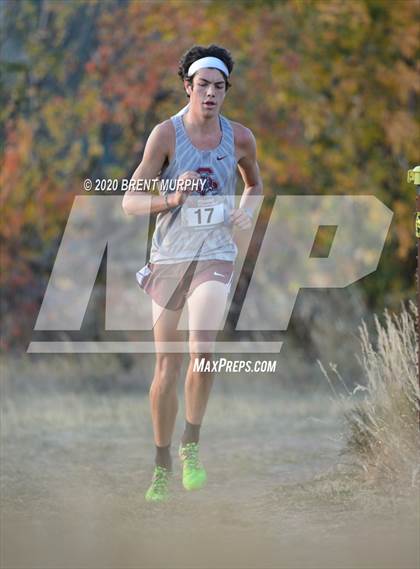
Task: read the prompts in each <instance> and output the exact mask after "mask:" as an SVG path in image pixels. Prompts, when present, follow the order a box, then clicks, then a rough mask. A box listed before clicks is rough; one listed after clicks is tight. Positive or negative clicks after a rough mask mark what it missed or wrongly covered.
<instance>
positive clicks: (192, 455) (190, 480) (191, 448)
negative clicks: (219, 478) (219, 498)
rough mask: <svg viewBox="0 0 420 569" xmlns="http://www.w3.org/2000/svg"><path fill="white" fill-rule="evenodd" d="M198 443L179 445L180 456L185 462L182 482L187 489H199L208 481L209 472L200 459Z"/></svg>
mask: <svg viewBox="0 0 420 569" xmlns="http://www.w3.org/2000/svg"><path fill="white" fill-rule="evenodd" d="M198 449H199V446H198V443H187V444H186V445H185V446H183V445H182V443H181V444H180V446H179V458H180V459H181V461H182V462H183V466H182V484H183V486H184V488H185V489H186V490H199V489H200V488H202V487H203V486H204V484H205V483H206V481H207V473H206V471H205V469H204V467H203V465H202V464H201V463H200V462H199V460H198Z"/></svg>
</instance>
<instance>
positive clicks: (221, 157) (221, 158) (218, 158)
mask: <svg viewBox="0 0 420 569" xmlns="http://www.w3.org/2000/svg"><path fill="white" fill-rule="evenodd" d="M226 156H227V154H225V155H224V156H216V158H217V160H223V158H226Z"/></svg>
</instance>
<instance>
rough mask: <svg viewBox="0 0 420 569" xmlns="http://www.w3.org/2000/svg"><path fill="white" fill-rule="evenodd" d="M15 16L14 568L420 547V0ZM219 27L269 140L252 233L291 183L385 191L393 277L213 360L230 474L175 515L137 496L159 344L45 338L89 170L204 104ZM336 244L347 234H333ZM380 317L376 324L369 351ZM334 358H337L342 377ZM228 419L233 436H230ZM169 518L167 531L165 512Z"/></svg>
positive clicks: (8, 170)
mask: <svg viewBox="0 0 420 569" xmlns="http://www.w3.org/2000/svg"><path fill="white" fill-rule="evenodd" d="M0 21H1V51H0V64H1V76H0V81H1V92H0V124H1V133H2V137H1V138H2V146H1V156H0V158H1V172H0V179H1V205H2V216H1V228H0V231H1V243H2V249H1V277H0V287H1V311H2V334H1V348H2V356H1V364H2V382H1V387H2V392H3V405H4V407H3V419H4V429H3V432H4V437H5V439H4V443H3V445H2V447H3V454H4V458H5V459H6V460H5V461H4V466H3V475H4V478H3V480H4V482H3V486H2V488H3V490H2V497H3V498H4V510H3V511H4V512H5V514H4V521H5V523H4V524H3V532H4V536H3V537H4V539H6V538H7V540H8V541H7V543H8V549H7V551H6V553H4V554H3V555H4V557H3V561H4V563H5V565H4V566H5V567H6V566H7V567H12V566H13V567H17V566H20V567H22V566H25V567H32V566H44V567H47V566H51V567H59V566H60V567H61V566H63V567H64V566H66V567H69V566H72V567H73V566H74V567H79V566H84V567H88V566H89V567H90V566H92V567H97V566H98V564H100V565H101V566H102V567H105V566H107V567H108V566H109V567H120V566H122V565H124V566H127V567H128V566H130V567H131V566H132V567H140V566H141V567H143V566H144V567H155V566H156V567H175V566H183V567H187V566H191V567H216V566H217V567H219V566H220V567H231V566H232V567H266V566H267V567H280V566H281V567H283V566H284V567H286V566H287V567H289V566H290V567H350V566H351V567H359V566H360V567H366V566H368V563H371V565H369V566H375V567H395V566H401V567H402V566H404V567H414V565H415V563H416V559H417V561H418V534H417V530H418V517H416V516H417V514H415V513H414V512H413V507H412V506H413V504H415V500H416V499H418V494H416V492H417V481H418V472H419V469H418V462H416V460H417V459H414V458H413V457H414V455H415V453H414V451H413V449H415V448H416V443H415V442H413V441H415V434H414V435H413V433H415V429H414V428H413V425H414V424H415V420H416V419H415V418H416V413H417V407H416V405H417V403H416V401H417V399H416V397H417V395H418V392H417V391H416V389H417V388H416V374H417V371H416V356H415V349H416V336H415V329H414V322H415V318H416V311H415V308H414V307H413V306H411V309H410V308H408V306H409V301H410V299H414V298H415V286H416V282H415V271H416V249H415V247H416V242H415V232H414V220H415V189H414V186H412V185H411V186H410V185H408V184H407V182H406V173H407V170H408V169H409V168H412V167H414V166H415V165H416V163H417V162H418V160H419V155H418V148H419V142H420V136H419V106H418V95H419V91H420V75H419V73H418V71H419V69H418V61H419V59H418V56H419V22H420V5H419V2H417V1H416V0H394V1H391V0H347V1H336V0H331V1H326V0H323V1H317V0H285V1H274V0H249V1H221V0H205V1H198V2H193V1H176V0H174V1H166V2H159V1H154V2H148V1H135V0H133V1H117V0H115V1H105V2H104V1H95V0H91V1H71V0H68V1H60V0H54V1H49V0H33V1H29V0H22V1H11V0H5V1H3V2H1V4H0ZM210 43H216V44H220V45H222V46H224V47H226V48H228V49H229V50H230V51H231V53H232V55H233V58H234V60H235V67H234V71H233V73H232V76H231V83H232V88H231V89H230V90H229V92H228V95H227V97H226V100H225V104H224V107H223V114H224V115H225V116H227V117H228V118H230V119H232V120H235V121H238V122H241V123H243V124H245V125H246V126H248V127H249V128H250V129H251V130H252V131H253V133H254V135H255V137H256V140H257V148H258V160H259V164H260V168H261V173H262V178H263V182H264V193H265V196H266V199H265V202H264V206H263V210H262V213H261V215H260V218H259V223H258V228H257V236H258V234H259V235H262V234H263V232H264V227H265V223H266V222H267V220H268V218H269V216H270V212H271V208H272V205H273V201H274V198H275V196H280V195H288V194H295V195H320V196H322V195H328V194H333V195H373V196H376V197H377V198H378V199H379V200H381V201H382V202H383V203H384V204H385V205H386V206H387V207H388V208H390V209H391V210H392V212H393V213H394V216H393V220H392V224H391V227H390V230H389V233H388V236H387V240H386V243H385V246H384V249H383V253H382V256H381V259H380V262H379V265H378V268H377V270H376V271H375V272H374V273H372V274H370V275H368V276H367V277H365V278H363V279H361V280H359V281H358V282H357V283H355V284H353V285H351V286H349V287H346V288H344V289H333V288H330V289H318V290H315V289H307V290H304V291H302V290H301V291H300V292H299V295H298V299H297V302H296V305H295V308H294V311H293V315H292V319H291V322H290V326H289V328H288V330H287V332H286V333H284V334H283V335H282V338H281V339H282V340H283V341H284V345H283V348H282V351H281V353H280V354H276V355H275V356H274V357H275V359H277V360H278V367H277V373H276V374H274V375H271V376H264V377H262V376H261V375H259V376H258V377H256V376H255V375H254V376H252V377H251V376H244V377H241V378H238V377H234V376H232V375H231V376H229V375H225V376H221V377H220V378H219V379H218V381H217V384H216V385H215V388H214V389H215V393H214V399H213V400H212V401H213V403H210V406H209V410H208V418H207V419H206V420H207V437H208V444H207V451H206V452H207V458H208V460H209V461H211V460H212V461H214V462H213V463H212V467H213V470H214V473H215V474H216V473H217V472H219V473H223V472H225V473H226V472H234V473H235V475H234V476H233V477H232V479H230V481H229V484H227V486H224V485H219V486H217V485H215V486H211V487H210V490H208V491H206V492H207V493H204V494H203V496H202V497H195V496H194V498H191V497H189V500H190V501H189V502H188V503H186V502H185V500H186V498H185V497H184V496H183V495H181V491H180V490H179V491H178V495H177V498H176V500H175V504H174V505H173V506H171V507H170V508H169V510H165V511H164V512H163V513H162V512H154V511H146V510H145V505H144V503H143V501H142V496H143V489H144V488H145V486H146V484H147V483H148V481H149V478H150V474H151V470H150V466H151V463H152V456H153V455H152V453H153V439H152V432H151V426H150V424H149V423H150V417H149V415H148V402H147V390H148V386H149V385H150V381H151V378H152V374H153V364H154V358H153V355H152V354H150V355H147V354H146V355H145V354H116V355H112V354H106V355H78V354H76V355H61V356H60V355H44V356H42V355H29V354H26V350H27V347H28V344H29V342H30V340H31V339H33V338H34V337H36V336H35V333H34V332H33V327H34V324H35V321H36V318H37V314H38V311H39V308H40V305H41V302H42V299H43V296H44V293H45V290H46V287H47V283H48V279H49V277H50V274H51V270H52V267H53V264H54V260H55V258H56V254H57V251H58V248H59V245H60V241H61V238H62V236H63V232H64V228H65V225H66V221H67V219H68V216H69V212H70V210H71V207H72V204H73V200H74V198H75V196H77V195H85V192H84V191H83V189H82V184H83V180H84V179H85V178H91V179H96V178H128V177H130V176H131V175H132V173H133V172H134V170H135V168H136V167H137V165H138V164H139V162H140V160H141V157H142V152H143V149H144V145H145V142H146V140H147V137H148V135H149V134H150V132H151V130H152V128H153V127H154V126H155V125H156V124H157V123H158V122H160V121H163V120H165V119H166V118H168V117H169V116H171V115H172V114H174V113H175V112H176V111H177V110H178V109H179V108H181V106H183V105H184V104H185V103H186V96H185V93H184V91H183V88H182V83H181V81H180V79H179V77H178V76H177V69H178V61H179V59H180V58H181V56H182V54H183V53H184V52H185V51H186V50H187V49H188V48H189V47H191V46H192V45H193V44H200V45H208V44H210ZM240 190H241V187H240V184H238V192H240ZM103 199H107V197H106V196H103ZM152 230H153V227H151V228H150V233H151V232H152ZM149 237H150V235H149ZM323 240H324V241H323ZM317 247H319V249H320V250H322V248H323V247H327V248H328V235H324V236H322V235H321V237H320V242H319V243H317ZM134 263H135V259H134ZM273 263H275V259H273ZM250 268H252V267H250V266H249V265H248V269H250ZM246 269H247V267H246ZM246 273H247V270H245V276H246ZM248 273H249V271H248ZM105 276H106V275H105V264H103V266H102V267H101V269H100V272H99V274H98V278H97V282H96V286H95V290H94V292H93V294H92V298H91V301H90V303H89V309H88V312H87V314H86V317H85V320H84V322H83V327H82V330H81V331H80V332H79V331H76V332H68V331H64V332H62V333H60V335H59V338H60V339H64V340H65V339H69V338H72V339H90V340H92V339H94V340H103V339H108V338H109V336H107V334H106V332H105V330H104V316H103V315H104V298H105ZM237 300H238V299H237ZM235 310H236V312H235ZM237 310H238V307H237V306H236V307H235V306H233V308H232V315H233V319H234V316H235V314H236V313H237ZM387 310H389V311H391V312H395V313H398V315H399V316H398V318H400V320H398V319H397V320H396V321H395V322H394V323H392V322H390V320H389V319H388V320H387V315H386V311H387ZM362 320H365V321H366V325H367V334H371V341H372V346H371V348H372V349H371V351H370V352H369V349H368V348H369V346H365V348H366V350H365V359H364V360H363V348H361V334H362V330H361V328H360V327H361V324H362ZM232 322H233V320H232V319H231V320H230V324H229V322H228V325H227V327H226V328H225V331H224V337H225V338H226V339H229V338H230V337H232V335H233V330H232V326H233V324H232ZM381 326H382V328H381ZM381 330H382V332H383V334H382V341H378V336H379V337H381V336H380V331H381ZM256 337H258V334H257V335H256ZM38 338H40V336H38ZM121 338H127V339H131V338H133V336H132V335H131V334H130V333H128V332H127V334H124V333H123V332H122V333H121V334H120V335H119V339H121ZM384 338H385V339H387V342H388V343H386V342H385V340H384ZM392 347H393V348H394V349H391V348H392ZM375 350H377V354H378V357H377V359H376V360H375V362H374V363H372V359H369V356H368V354H369V353H370V354H371V357H372V353H374V351H375ZM358 354H359V356H360V357H359V359H360V358H362V365H360V361H358V358H357V357H355V356H357V355H358ZM266 359H271V358H266ZM318 360H320V361H322V362H323V363H324V365H325V367H328V364H329V362H332V363H333V365H336V366H337V367H336V368H335V369H336V371H337V370H338V371H339V373H340V376H339V378H338V384H339V385H338V386H337V387H335V389H336V390H337V391H336V392H335V395H334V392H331V389H330V387H329V383H328V381H327V380H326V377H325V374H324V373H323V371H322V369H321V366H320V365H319V364H318ZM324 371H325V370H324ZM404 374H406V375H404ZM378 378H380V379H384V378H385V379H386V382H384V384H383V385H382V384H381V385H380V386H379V387H380V388H378ZM336 379H337V377H336ZM371 381H372V382H375V381H376V383H375V386H376V388H377V390H376V391H375V389H376V388H373V387H372V385H373V384H372V383H370V382H371ZM396 381H398V382H401V383H398V386H399V387H398V389H397V390H396V389H395V382H396ZM346 389H347V390H349V391H348V393H350V395H351V397H349V398H345V399H342V398H341V397H342V396H341V393H342V392H344V393H347V391H346ZM354 390H356V392H355V393H353V391H354ZM379 391H380V394H379ZM396 392H397V393H402V394H403V396H402V397H403V399H402V400H400V399H398V397H397V396H396ZM404 394H405V395H404ZM391 395H392V397H391ZM332 396H333V400H331V397H332ZM353 396H354V397H353ZM362 396H366V397H367V400H365V399H363V398H362ZM404 397H406V398H404ZM354 399H355V401H354ZM395 401H397V403H396V404H395ZM394 404H395V406H393V405H394ZM355 405H356V406H358V407H357V412H356V411H355V409H356V407H355ZM363 405H365V406H364V407H363ZM360 406H361V407H360ZM400 415H401V416H402V417H403V422H402V423H401V422H400V419H399V418H400ZM228 416H229V419H228V418H227V417H228ZM345 417H347V418H348V420H347V419H345ZM390 418H392V421H390ZM394 419H395V420H396V422H395V421H394ZM226 421H227V422H226ZM346 421H347V422H346ZM381 421H382V422H381ZM372 425H376V426H375V427H373V426H372ZM403 425H410V428H409V429H408V430H407V431H408V434H407V432H406V431H405V430H404V428H403ZM180 428H181V410H180V417H179V426H178V430H179V429H180ZM385 428H386V429H388V431H386V432H388V433H389V437H387V440H391V439H392V440H393V441H394V443H393V446H392V445H391V446H390V447H389V448H388V449H387V451H386V453H388V454H387V458H386V460H385V459H384V454H383V453H382V451H381V452H379V450H378V449H379V448H380V445H381V444H383V438H384V437H383V432H384V431H383V429H385ZM226 429H227V431H226ZM381 429H382V430H381ZM180 432H181V431H180ZM177 434H179V433H177ZM391 434H392V436H391ZM369 437H371V438H369ZM392 437H394V438H392ZM221 439H222V440H226V439H227V440H231V441H235V444H234V445H233V443H232V446H229V445H228V447H226V448H225V447H223V448H220V444H219V442H220V440H221ZM378 441H379V442H378ZM349 451H351V452H352V453H353V454H351V457H352V458H349V456H348V454H346V453H347V452H349ZM218 453H219V454H218ZM343 453H344V456H345V459H343V458H342V456H343ZM369 453H370V454H369ZM372 453H373V454H372ZM386 453H385V454H386ZM250 455H252V457H253V460H251V459H250ZM215 457H216V458H215ZM273 457H276V459H275V461H274V462H273ZM372 457H373V458H372ZM390 457H391V458H390ZM402 457H403V458H402ZM274 463H275V464H274ZM270 464H271V465H272V466H271V467H270V466H269V465H270ZM346 464H347V466H348V465H349V464H350V467H349V468H350V471H348V470H346V468H347V466H345V465H346ZM401 464H404V465H405V467H406V468H405V467H404V469H402V470H403V471H404V475H403V476H402V480H403V482H402V483H401V480H400V478H401V477H400V474H401V472H402V470H401V468H402V467H401ZM262 465H265V466H264V467H263V466H262ZM372 465H374V467H373V470H372V468H371V467H372ZM378 465H379V466H378ZM267 468H268V470H267ZM225 469H226V470H225ZM337 469H338V470H337ZM352 469H355V470H352ZM400 470H401V472H400ZM378 472H379V473H380V474H379V475H378ZM361 474H363V476H361ZM221 475H222V474H221ZM223 476H226V474H223ZM235 477H236V478H235ZM379 479H380V480H381V481H382V482H384V483H385V484H386V487H385V488H386V489H385V490H383V491H382V493H378V486H377V484H379V482H378V480H379ZM239 480H240V481H241V483H240V484H238V481H239ZM397 481H398V484H396V482H397ZM382 482H381V483H382ZM389 484H391V486H389ZM390 488H391V490H390ZM416 496H417V498H416ZM79 497H80V498H81V499H80V503H79V500H78V498H79ZM390 497H391V498H390ZM76 504H78V505H77V506H76ZM407 504H408V505H407ZM379 519H380V520H382V522H383V523H384V524H385V525H386V524H388V525H386V527H385V526H384V527H383V526H381V524H378V520H379ZM112 520H114V522H113V521H112ZM361 520H363V523H362V522H361ZM192 522H193V523H192ZM347 522H348V523H350V524H351V527H350V528H349V526H348V525H346V523H347ZM382 522H381V523H382ZM208 524H210V525H211V528H212V531H213V530H214V531H213V533H212V532H210V534H211V535H212V536H213V537H212V538H211V539H210V538H209V537H208V535H207V531H208V530H209V527H210V526H209V525H208ZM363 524H364V525H363ZM191 525H194V526H195V529H196V531H197V532H198V533H197V535H198V537H197V541H196V546H195V548H194V549H193V550H191V555H190V556H188V555H187V554H186V551H187V549H188V545H189V544H188V540H186V539H185V538H186V536H187V535H188V532H189V531H190V529H191ZM159 527H161V528H166V529H165V530H163V529H162V531H166V532H167V533H166V534H165V535H167V536H169V535H170V536H171V538H170V539H169V541H168V544H167V547H166V548H165V547H162V544H161V541H162V540H161V536H160V537H159V536H157V537H156V536H155V534H153V535H151V534H150V532H149V533H147V531H146V528H154V530H156V531H157V530H158V529H159ZM174 527H177V528H178V530H179V535H178V533H176V532H175V533H173V531H174ZM54 531H56V532H57V535H56V536H55V538H54V539H55V540H56V541H55V543H56V544H57V546H54V547H52V546H51V540H52V538H51V536H52V535H55V534H54ZM229 531H232V532H233V533H232V534H229V533H228V532H229ZM369 531H371V532H372V533H371V540H370V549H369V547H367V546H366V535H369ZM51 532H52V533H51ZM241 532H245V533H241ZM247 532H248V533H247ZM384 532H386V535H387V536H388V537H387V539H385V540H384V539H383V535H384ZM279 534H280V535H282V536H283V538H282V539H283V540H281V539H280V540H279ZM63 535H68V536H71V537H68V542H67V544H66V543H65V539H64V538H63ZM60 536H61V537H60ZM106 536H108V537H106ZM139 536H141V537H139ZM226 536H229V537H226ZM244 536H245V537H244ZM212 539H213V541H212ZM60 540H61V541H60ZM224 540H227V541H228V543H229V544H230V550H229V555H227V556H225V557H223V556H222V554H221V553H220V551H221V549H223V547H225V546H226V543H225V541H224ZM265 540H266V541H265ZM270 540H271V541H270ZM328 540H330V541H328ZM331 540H332V541H331ZM62 542H63V543H62ZM302 542H305V543H307V544H308V545H307V548H306V549H305V548H301V547H300V544H301V543H302ZM74 543H76V544H77V548H76V549H77V552H78V553H77V555H76V549H75V548H73V546H72V544H74ZM155 543H159V544H160V545H159V546H158V551H156V549H155V547H154V544H155ZM384 543H386V544H387V545H386V546H384ZM180 544H183V545H185V547H180ZM355 544H356V545H357V546H356V547H354V545H355ZM23 545H25V547H23ZM63 547H64V549H63ZM174 548H175V549H176V548H180V550H182V551H181V552H179V554H177V556H175V557H174ZM219 549H220V551H219ZM298 550H299V551H298ZM63 551H65V554H63V553H62V552H63ZM218 552H219V553H220V555H219V553H218ZM343 552H344V554H343ZM364 553H366V556H365V555H364ZM218 555H219V556H218ZM282 556H283V557H282ZM369 556H370V557H369ZM189 564H190V565H189Z"/></svg>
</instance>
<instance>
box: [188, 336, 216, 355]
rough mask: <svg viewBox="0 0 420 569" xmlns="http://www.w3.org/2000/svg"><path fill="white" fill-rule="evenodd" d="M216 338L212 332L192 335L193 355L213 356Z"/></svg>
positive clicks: (191, 353)
mask: <svg viewBox="0 0 420 569" xmlns="http://www.w3.org/2000/svg"><path fill="white" fill-rule="evenodd" d="M214 346H215V338H214V334H212V333H207V334H206V333H205V332H201V333H200V334H199V335H194V336H192V337H190V343H189V348H190V355H191V357H193V356H195V357H203V358H204V357H211V356H212V354H213V352H214Z"/></svg>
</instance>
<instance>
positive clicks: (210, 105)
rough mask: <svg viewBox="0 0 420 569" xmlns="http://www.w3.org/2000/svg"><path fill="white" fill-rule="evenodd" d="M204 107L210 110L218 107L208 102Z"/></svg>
mask: <svg viewBox="0 0 420 569" xmlns="http://www.w3.org/2000/svg"><path fill="white" fill-rule="evenodd" d="M204 106H205V107H207V108H208V109H212V108H213V107H215V106H216V103H212V102H210V101H207V102H206V103H204Z"/></svg>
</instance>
